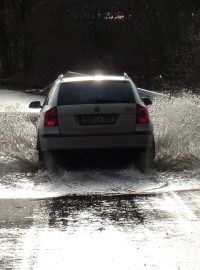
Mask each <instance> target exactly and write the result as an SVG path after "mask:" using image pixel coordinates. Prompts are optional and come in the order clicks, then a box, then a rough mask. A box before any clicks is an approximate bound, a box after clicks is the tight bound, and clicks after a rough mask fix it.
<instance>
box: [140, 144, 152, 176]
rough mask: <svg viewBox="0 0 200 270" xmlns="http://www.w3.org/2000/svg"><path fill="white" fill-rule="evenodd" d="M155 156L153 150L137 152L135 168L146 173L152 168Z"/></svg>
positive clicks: (146, 149)
mask: <svg viewBox="0 0 200 270" xmlns="http://www.w3.org/2000/svg"><path fill="white" fill-rule="evenodd" d="M154 156H155V150H154V148H144V149H141V150H140V151H138V153H137V157H136V166H137V168H138V169H139V170H140V171H141V172H148V171H149V170H151V169H152V168H153V159H154Z"/></svg>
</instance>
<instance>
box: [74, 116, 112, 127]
mask: <svg viewBox="0 0 200 270" xmlns="http://www.w3.org/2000/svg"><path fill="white" fill-rule="evenodd" d="M114 123H115V115H113V114H98V115H96V114H95V115H80V116H79V124H80V125H106V124H114Z"/></svg>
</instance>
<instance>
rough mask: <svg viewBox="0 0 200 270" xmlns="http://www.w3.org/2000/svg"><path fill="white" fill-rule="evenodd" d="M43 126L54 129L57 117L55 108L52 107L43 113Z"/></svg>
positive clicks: (56, 124)
mask: <svg viewBox="0 0 200 270" xmlns="http://www.w3.org/2000/svg"><path fill="white" fill-rule="evenodd" d="M44 126H45V127H55V126H58V115H57V108H56V107H53V108H51V109H50V110H48V111H47V112H46V113H45V116H44Z"/></svg>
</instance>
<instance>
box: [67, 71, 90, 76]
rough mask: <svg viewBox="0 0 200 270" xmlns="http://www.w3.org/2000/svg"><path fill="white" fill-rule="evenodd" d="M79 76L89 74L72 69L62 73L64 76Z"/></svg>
mask: <svg viewBox="0 0 200 270" xmlns="http://www.w3.org/2000/svg"><path fill="white" fill-rule="evenodd" d="M79 76H89V75H87V74H83V73H78V72H73V71H67V72H66V73H64V77H79Z"/></svg>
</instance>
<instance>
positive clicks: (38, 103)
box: [29, 101, 42, 109]
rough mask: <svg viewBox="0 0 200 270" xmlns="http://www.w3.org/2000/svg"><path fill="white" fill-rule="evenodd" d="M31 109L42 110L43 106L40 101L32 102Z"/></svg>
mask: <svg viewBox="0 0 200 270" xmlns="http://www.w3.org/2000/svg"><path fill="white" fill-rule="evenodd" d="M29 108H31V109H40V108H42V105H41V103H40V101H32V102H31V103H30V104H29Z"/></svg>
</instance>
